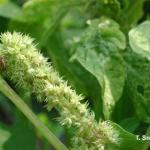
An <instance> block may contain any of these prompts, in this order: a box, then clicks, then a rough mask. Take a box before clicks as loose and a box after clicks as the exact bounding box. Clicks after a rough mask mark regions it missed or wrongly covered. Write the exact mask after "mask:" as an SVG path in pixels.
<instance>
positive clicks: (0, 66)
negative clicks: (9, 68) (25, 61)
mask: <svg viewBox="0 0 150 150" xmlns="http://www.w3.org/2000/svg"><path fill="white" fill-rule="evenodd" d="M5 68H6V64H5V60H4V58H3V57H1V56H0V69H1V70H3V69H5Z"/></svg>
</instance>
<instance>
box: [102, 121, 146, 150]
mask: <svg viewBox="0 0 150 150" xmlns="http://www.w3.org/2000/svg"><path fill="white" fill-rule="evenodd" d="M101 125H102V129H103V132H104V133H105V135H106V136H107V137H108V140H107V141H108V142H107V143H106V144H105V150H142V149H144V147H145V144H146V142H145V141H141V140H137V137H136V136H135V135H134V134H131V133H130V132H127V131H126V130H124V129H123V128H121V127H120V126H119V125H118V124H116V123H113V122H111V121H105V122H103V123H102V124H101Z"/></svg>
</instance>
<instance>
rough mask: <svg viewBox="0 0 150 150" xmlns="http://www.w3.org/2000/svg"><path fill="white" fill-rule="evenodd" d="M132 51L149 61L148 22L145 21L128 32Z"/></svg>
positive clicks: (149, 27)
mask: <svg viewBox="0 0 150 150" xmlns="http://www.w3.org/2000/svg"><path fill="white" fill-rule="evenodd" d="M129 42H130V46H131V48H132V50H133V51H134V52H136V53H138V54H141V55H142V56H144V57H147V58H148V59H150V21H146V22H144V23H142V24H140V25H139V26H137V27H135V28H133V29H131V31H130V32H129Z"/></svg>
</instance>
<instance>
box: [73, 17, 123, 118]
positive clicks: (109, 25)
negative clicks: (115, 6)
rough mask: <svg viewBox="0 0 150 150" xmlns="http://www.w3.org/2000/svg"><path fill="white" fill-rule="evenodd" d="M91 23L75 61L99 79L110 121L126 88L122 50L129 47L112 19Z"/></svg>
mask: <svg viewBox="0 0 150 150" xmlns="http://www.w3.org/2000/svg"><path fill="white" fill-rule="evenodd" d="M89 24H91V25H90V27H89V28H88V29H87V30H86V31H85V33H84V34H83V35H82V36H81V37H80V42H79V43H77V45H76V46H75V54H74V56H73V57H72V59H76V60H77V61H78V62H80V63H81V65H82V66H83V67H84V68H85V69H86V70H88V71H89V72H90V73H92V74H93V75H94V76H95V77H96V78H97V80H98V82H99V84H100V86H101V88H102V98H103V104H104V106H103V107H104V108H103V113H104V115H105V117H106V118H109V117H110V115H111V113H112V112H113V109H114V107H115V103H116V102H117V101H118V100H119V98H120V97H121V95H122V90H123V86H124V80H125V68H124V63H123V59H122V57H121V55H120V54H119V51H120V50H121V49H124V48H125V37H124V35H123V34H122V32H121V31H120V30H119V27H118V24H116V23H115V22H114V21H112V20H109V19H105V18H102V19H101V20H95V21H93V22H89Z"/></svg>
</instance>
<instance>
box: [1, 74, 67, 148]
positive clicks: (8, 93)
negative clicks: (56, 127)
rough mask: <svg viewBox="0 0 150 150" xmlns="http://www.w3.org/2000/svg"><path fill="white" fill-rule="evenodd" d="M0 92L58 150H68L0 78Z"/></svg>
mask: <svg viewBox="0 0 150 150" xmlns="http://www.w3.org/2000/svg"><path fill="white" fill-rule="evenodd" d="M0 91H1V92H2V93H3V94H4V95H6V96H7V97H8V98H9V99H10V100H11V101H12V102H13V103H14V104H15V105H16V107H17V108H18V109H19V110H20V111H21V112H22V113H23V114H24V115H25V116H26V117H27V118H28V119H29V121H30V122H31V123H32V124H33V125H34V126H35V127H36V128H37V130H38V131H40V132H41V133H42V135H43V136H44V137H45V138H46V139H47V140H48V142H49V143H50V144H52V145H53V146H54V147H55V149H56V150H68V149H67V148H66V146H65V145H64V144H63V143H61V142H60V140H59V139H58V138H57V137H56V136H55V135H54V134H53V133H52V132H51V131H50V130H49V129H48V128H47V127H46V126H45V125H44V124H43V123H42V122H40V121H39V120H38V118H37V117H36V115H35V114H34V113H33V112H32V111H31V109H30V108H29V107H28V106H27V105H26V103H24V101H23V100H22V99H21V98H20V97H19V96H18V95H17V94H16V93H15V92H14V91H13V90H12V88H11V87H10V86H9V85H8V84H7V83H6V82H5V80H4V79H3V78H2V77H1V76H0Z"/></svg>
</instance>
